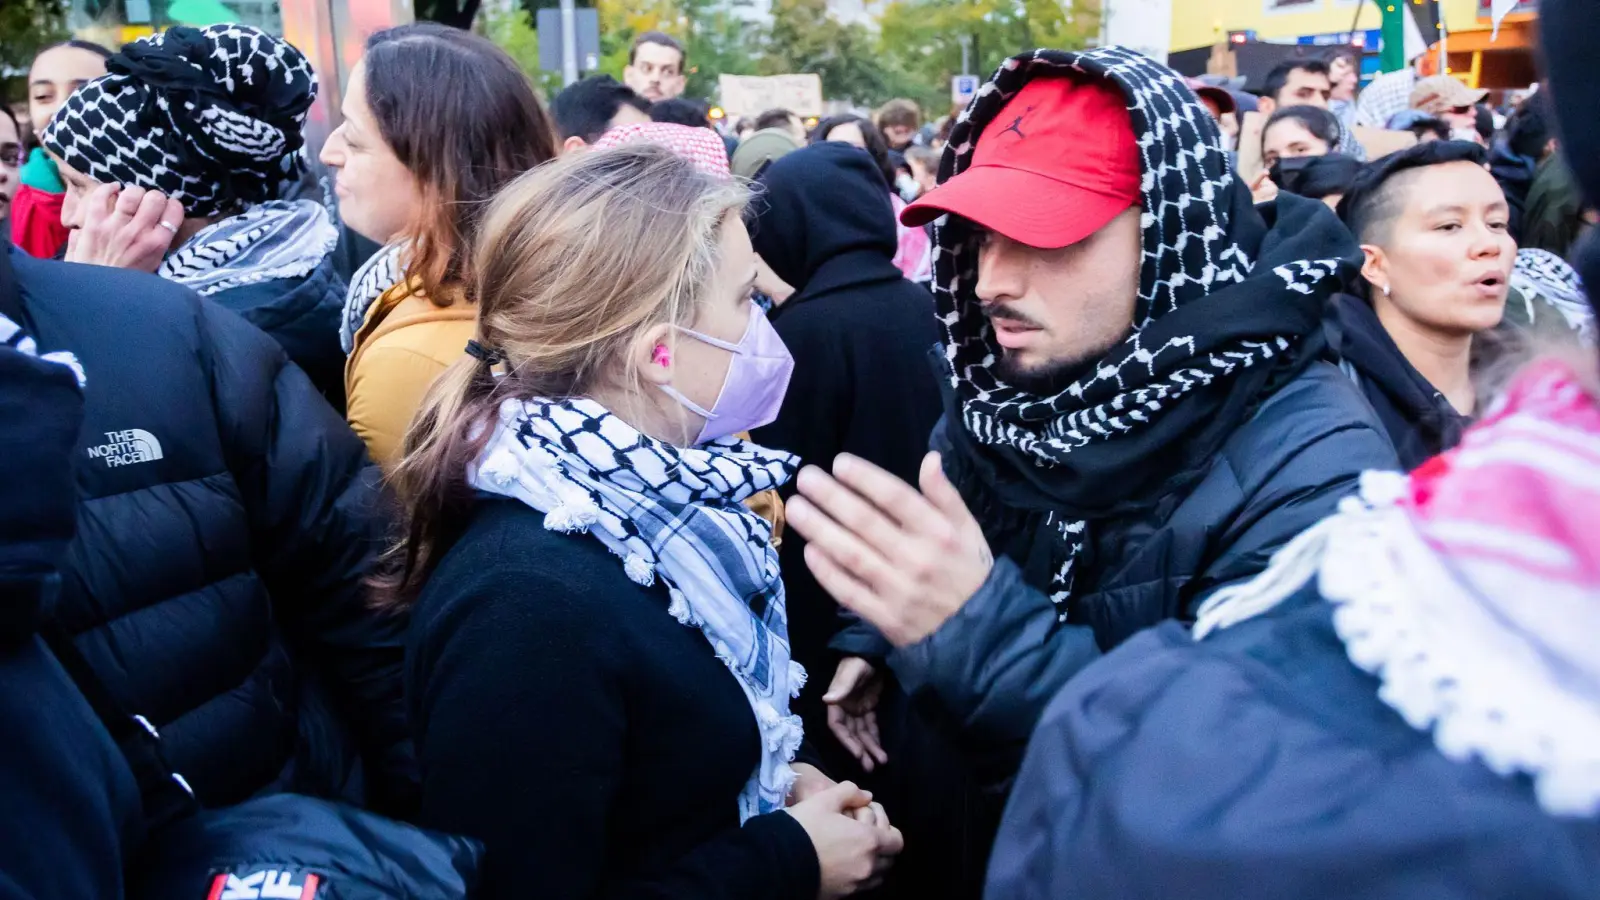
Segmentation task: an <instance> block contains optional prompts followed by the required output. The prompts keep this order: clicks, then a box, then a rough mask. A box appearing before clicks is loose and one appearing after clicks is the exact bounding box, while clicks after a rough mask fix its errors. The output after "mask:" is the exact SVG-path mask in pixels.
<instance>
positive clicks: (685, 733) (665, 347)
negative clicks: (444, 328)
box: [385, 143, 901, 900]
mask: <svg viewBox="0 0 1600 900" xmlns="http://www.w3.org/2000/svg"><path fill="white" fill-rule="evenodd" d="M744 201H745V192H744V190H743V189H742V188H741V187H738V186H737V185H735V184H734V183H733V182H731V181H728V180H725V179H719V178H716V177H714V176H711V175H709V174H706V173H703V172H701V171H699V170H697V169H696V168H695V167H694V165H693V164H692V163H690V162H689V161H687V160H685V159H683V158H681V157H679V156H677V155H675V154H673V153H672V151H670V150H667V149H665V148H662V147H658V146H655V145H652V144H645V143H640V144H631V145H627V146H624V147H620V148H617V149H614V150H606V151H599V152H594V153H590V154H584V155H580V156H575V157H569V158H564V159H561V160H559V161H556V162H554V163H551V164H548V165H546V166H543V167H540V168H539V169H536V170H534V171H532V172H529V173H528V174H526V175H524V176H522V177H521V178H519V179H517V180H516V181H515V182H513V183H512V184H511V185H510V186H509V187H507V188H506V189H505V191H503V192H502V193H501V194H500V195H499V196H498V197H497V198H496V200H495V202H494V203H493V204H492V205H491V206H490V207H489V208H488V210H487V211H486V213H485V216H484V218H483V220H482V224H481V226H480V231H479V238H478V241H477V245H476V248H475V249H474V253H473V259H474V260H475V264H474V265H475V278H474V283H473V288H472V290H473V293H474V295H475V296H474V299H475V301H476V302H477V304H478V306H479V309H480V316H479V319H478V324H477V332H476V336H475V338H474V339H473V340H472V342H471V343H470V344H469V345H468V347H467V353H468V356H467V358H465V359H464V360H463V361H462V362H460V363H458V364H457V365H456V366H454V367H453V368H452V369H451V370H450V371H449V372H448V373H446V375H445V376H444V377H443V378H442V379H441V380H440V381H439V382H438V383H437V384H436V385H435V388H434V390H433V392H432V393H431V395H430V398H429V400H428V402H427V403H426V404H425V405H424V407H423V409H422V411H421V412H420V413H419V415H418V417H417V419H416V421H415V422H414V423H413V425H412V428H411V431H410V433H409V434H408V436H407V442H406V447H407V452H406V455H405V457H404V460H403V461H402V463H401V465H400V467H399V469H398V471H397V472H396V474H395V484H396V487H397V489H398V491H399V493H400V495H401V497H402V499H403V502H404V504H405V512H406V521H407V529H406V537H405V539H404V541H403V542H402V543H401V545H400V546H399V547H398V548H397V550H396V553H395V559H397V560H398V561H400V563H401V564H402V569H401V571H400V572H399V573H397V575H396V576H395V578H394V580H393V581H392V583H391V584H389V585H387V586H386V588H387V589H386V592H385V597H386V600H387V601H388V602H389V603H390V605H393V606H395V607H398V608H402V609H407V610H409V611H410V613H411V615H412V624H411V634H410V637H409V639H408V644H407V657H408V659H407V672H408V679H409V682H408V683H409V687H410V691H409V693H410V702H411V704H412V709H411V719H412V723H413V725H414V727H415V732H416V738H417V742H418V748H419V754H420V758H421V762H422V769H423V794H424V797H423V809H422V816H421V821H422V822H423V823H424V824H426V825H427V826H429V827H433V828H438V829H442V830H445V831H449V832H455V833H462V834H468V835H472V836H474V837H477V838H479V839H481V840H483V841H484V843H485V846H486V847H487V850H488V856H487V859H488V870H487V873H486V882H487V883H486V885H485V887H486V896H488V897H522V896H526V895H527V891H528V890H529V888H530V886H537V893H538V894H539V896H540V897H546V898H579V897H583V898H588V897H639V896H650V897H662V898H665V897H683V898H704V897H719V898H729V900H733V898H752V900H754V898H794V900H812V898H816V897H842V896H845V895H848V894H851V893H854V892H855V891H857V890H859V889H862V888H864V887H868V886H871V885H872V884H874V883H875V882H876V880H877V879H878V877H879V876H880V875H881V873H882V872H883V870H884V869H885V868H886V867H887V865H888V863H889V861H890V860H891V859H892V857H893V856H894V855H895V854H896V853H898V852H899V849H900V845H901V839H900V835H899V832H898V831H897V830H895V829H894V828H893V827H892V826H891V825H890V824H889V822H888V819H887V817H886V816H885V814H884V812H883V809H882V808H881V807H880V806H878V805H876V804H873V803H872V802H871V797H870V795H868V794H866V793H865V792H863V791H861V790H859V789H858V788H856V787H855V786H853V785H850V784H842V785H835V784H833V783H832V782H831V781H830V780H829V779H827V778H826V777H825V776H823V775H822V774H821V773H820V772H818V771H817V770H816V769H814V768H812V767H810V766H807V765H804V764H798V765H797V764H795V763H794V758H795V754H796V752H797V750H798V749H799V746H800V742H801V730H800V724H799V720H798V718H796V717H794V716H792V715H791V714H790V713H789V702H790V700H791V699H792V698H793V697H794V696H795V695H796V694H797V693H798V692H799V690H800V688H801V687H802V686H803V684H804V681H805V673H804V671H803V670H802V669H801V668H800V667H799V666H798V665H797V664H795V663H793V662H792V661H791V659H790V652H789V645H788V637H787V620H786V612H785V607H784V592H783V583H782V581H781V579H780V578H779V572H778V557H777V553H776V552H775V551H774V550H773V548H772V545H771V542H770V535H771V531H770V527H769V526H768V525H767V524H766V522H765V521H763V520H762V519H760V518H759V517H758V516H756V515H755V514H753V513H751V512H749V511H748V510H747V509H746V508H745V507H744V506H743V505H742V501H743V500H745V499H747V498H748V497H749V496H750V495H751V494H753V493H755V492H757V491H762V490H768V489H771V488H774V487H776V486H778V485H780V484H783V483H784V482H786V481H788V479H789V478H790V477H791V476H792V475H793V473H794V468H795V465H796V460H795V459H794V458H793V457H792V456H790V455H788V454H785V453H780V452H776V451H772V450H767V449H765V448H762V447H758V446H755V445H753V444H750V443H749V442H747V441H744V440H740V439H738V438H737V437H734V436H733V435H735V434H736V433H738V432H741V431H745V430H748V429H750V428H754V427H758V426H761V425H764V424H766V423H768V422H770V421H772V419H773V417H774V416H775V415H776V414H777V411H778V408H779V405H780V404H781V402H782V400H783V395H784V391H785V389H786V388H787V386H788V381H789V375H790V372H791V370H792V368H793V360H792V359H791V358H790V356H789V353H788V350H787V349H786V348H785V347H784V346H783V342H782V341H781V340H780V339H779V338H778V337H777V335H776V333H775V332H774V331H773V330H772V328H771V326H770V325H768V324H767V321H766V318H765V317H764V316H763V315H762V314H761V312H760V311H759V309H758V308H757V307H756V306H755V305H754V303H753V302H752V301H751V292H752V284H753V281H754V279H755V271H756V269H755V262H756V258H755V254H754V252H753V251H752V250H751V246H750V237H749V234H748V232H747V231H746V229H745V226H744V224H743V222H742V221H741V219H740V213H741V210H742V208H743V204H744Z"/></svg>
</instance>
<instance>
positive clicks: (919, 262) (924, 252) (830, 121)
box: [811, 115, 933, 284]
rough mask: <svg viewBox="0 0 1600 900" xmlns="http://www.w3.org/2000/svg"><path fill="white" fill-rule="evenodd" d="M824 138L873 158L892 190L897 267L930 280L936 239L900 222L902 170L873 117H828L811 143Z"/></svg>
mask: <svg viewBox="0 0 1600 900" xmlns="http://www.w3.org/2000/svg"><path fill="white" fill-rule="evenodd" d="M823 141H835V142H838V143H842V144H849V145H851V146H853V147H860V148H861V149H862V150H865V151H867V153H868V154H869V155H870V156H871V157H872V162H873V164H874V165H875V166H877V169H878V172H879V173H880V174H881V175H883V185H884V188H885V189H886V190H887V191H888V192H889V203H890V205H891V206H893V207H894V221H895V238H896V241H897V245H898V249H897V250H896V252H895V255H894V265H895V268H897V269H899V270H900V271H901V272H902V273H903V274H904V275H905V276H906V277H907V278H909V279H911V280H912V281H915V282H917V283H918V284H927V283H929V282H931V281H932V280H933V242H932V241H931V240H930V239H929V238H928V233H927V232H926V231H924V230H923V229H921V228H912V227H910V226H907V225H902V224H900V211H901V210H903V209H905V208H906V201H905V200H904V199H903V198H901V196H900V194H899V193H898V192H897V191H896V187H895V183H896V180H897V178H898V177H899V173H898V172H897V171H896V168H895V164H894V163H893V162H891V161H890V159H889V144H888V142H887V141H885V140H884V139H883V132H881V131H879V130H878V126H876V125H874V124H872V120H871V119H868V118H865V117H863V116H854V115H838V116H829V117H828V118H826V119H823V120H822V121H821V122H818V123H817V127H816V128H813V129H812V130H811V143H813V144H820V143H822V142H823Z"/></svg>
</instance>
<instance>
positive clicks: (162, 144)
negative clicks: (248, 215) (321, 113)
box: [40, 25, 317, 218]
mask: <svg viewBox="0 0 1600 900" xmlns="http://www.w3.org/2000/svg"><path fill="white" fill-rule="evenodd" d="M106 70H107V74H105V75H103V76H101V77H99V78H96V79H95V80H94V81H91V82H89V83H88V84H86V85H84V86H83V87H81V88H79V89H78V90H77V91H75V92H73V94H72V96H71V97H70V98H68V99H67V102H66V104H65V105H64V106H62V107H61V109H60V110H59V111H58V112H57V113H56V114H55V117H54V118H52V119H51V120H50V124H49V125H48V126H47V127H46V128H45V130H44V133H43V134H42V135H41V137H40V142H41V143H43V144H44V146H45V148H46V149H48V150H49V151H50V152H51V153H54V154H55V155H56V156H58V157H60V158H61V160H62V161H63V162H65V163H66V164H67V165H69V166H71V167H72V168H74V169H76V170H77V171H79V172H81V173H83V175H85V176H86V177H88V178H90V179H92V180H94V181H97V182H101V183H111V182H115V183H118V184H123V185H138V186H139V187H142V188H145V189H147V190H154V191H160V192H161V193H163V194H166V195H167V196H169V197H172V198H175V199H176V200H178V202H180V203H182V204H183V209H184V214H185V215H187V216H192V217H197V218H198V217H209V216H217V215H222V214H225V213H231V212H234V211H236V210H237V208H238V207H240V206H243V205H247V204H252V203H261V202H264V201H267V200H273V199H276V198H277V197H278V196H279V192H280V190H281V187H282V185H283V183H284V182H285V181H287V180H290V179H292V178H294V177H296V176H297V175H298V174H299V167H300V165H301V160H300V157H299V152H298V151H299V150H300V148H301V146H302V145H303V144H304V143H305V138H304V135H303V134H302V128H303V126H304V125H305V119H306V112H307V110H309V109H310V108H311V103H312V101H313V100H315V99H316V96H317V77H316V74H315V73H314V72H313V71H312V69H311V64H310V63H309V62H308V61H307V60H306V58H305V55H304V54H302V53H301V52H300V51H299V50H296V49H295V48H294V47H293V46H291V45H290V44H288V43H287V42H285V41H283V40H280V39H278V38H275V37H273V36H272V35H269V34H267V33H266V32H264V31H261V30H259V29H256V28H251V27H250V26H248V25H211V26H208V27H206V28H201V29H195V28H188V27H178V28H173V29H171V30H169V31H166V32H163V33H161V34H157V35H153V36H151V37H147V38H141V39H139V40H137V41H134V42H133V43H131V44H128V45H127V46H126V47H124V48H122V52H121V53H118V54H116V55H115V56H112V57H111V59H109V60H108V61H107V62H106Z"/></svg>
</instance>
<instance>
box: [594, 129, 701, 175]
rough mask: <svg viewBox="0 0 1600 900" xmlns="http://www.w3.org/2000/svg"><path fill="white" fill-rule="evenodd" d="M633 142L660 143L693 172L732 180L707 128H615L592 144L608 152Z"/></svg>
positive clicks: (597, 148) (596, 148) (595, 147)
mask: <svg viewBox="0 0 1600 900" xmlns="http://www.w3.org/2000/svg"><path fill="white" fill-rule="evenodd" d="M634 141H648V142H650V143H652V144H660V145H661V146H663V147H666V148H667V149H668V150H671V151H672V152H673V153H676V154H677V155H679V156H681V157H683V158H684V159H687V160H688V161H689V162H691V163H693V164H694V167H695V168H696V169H699V170H700V171H702V172H704V173H706V174H707V175H714V176H716V177H718V178H732V177H733V170H732V169H729V168H728V147H727V145H726V144H724V143H722V138H720V137H718V136H717V133H716V132H715V131H712V130H711V129H709V128H694V127H691V126H688V125H676V124H673V123H671V122H640V123H637V124H634V125H619V126H617V127H616V128H613V129H611V130H610V131H608V132H606V133H605V134H602V135H601V136H600V139H599V140H597V141H595V142H594V148H593V149H595V150H609V149H611V148H612V147H621V146H622V145H623V144H631V143H633V142H634Z"/></svg>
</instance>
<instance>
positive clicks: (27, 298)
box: [11, 252, 413, 812]
mask: <svg viewBox="0 0 1600 900" xmlns="http://www.w3.org/2000/svg"><path fill="white" fill-rule="evenodd" d="M11 261H12V265H13V267H14V270H15V274H16V278H17V282H18V286H19V288H20V293H21V298H22V306H23V312H24V314H25V316H26V317H27V319H28V323H27V326H28V328H29V330H30V331H31V332H32V334H33V335H34V336H35V337H36V338H37V339H38V342H39V345H40V348H41V351H51V350H71V351H72V352H73V353H75V354H76V355H77V357H78V359H79V360H80V361H81V362H82V364H83V366H84V370H85V372H86V373H88V372H92V373H93V375H92V377H90V379H89V382H88V387H87V390H86V393H85V415H84V425H83V430H82V433H81V435H80V437H79V442H78V445H77V447H76V448H75V450H74V454H75V455H76V456H77V485H78V496H79V498H80V507H79V511H78V535H77V538H76V539H75V541H74V543H73V545H72V547H71V549H70V551H69V553H68V557H67V561H66V564H65V565H64V566H63V573H62V574H63V581H64V584H63V589H62V596H61V599H60V603H59V606H58V609H57V618H58V619H59V621H60V622H61V623H62V625H64V626H65V628H66V629H67V630H68V631H69V632H70V633H71V634H73V635H75V636H76V637H77V640H78V644H79V646H80V648H81V649H82V651H83V653H84V655H85V656H86V657H87V658H88V660H89V662H90V663H91V664H92V665H93V666H94V668H95V669H96V670H97V671H98V673H99V674H100V676H101V678H102V679H103V680H104V681H105V682H106V684H107V685H108V686H109V687H110V689H111V690H112V692H113V693H114V694H116V695H117V698H118V700H119V701H120V702H121V703H122V704H123V706H124V707H125V708H127V709H128V710H129V711H130V712H137V713H141V714H143V715H144V716H146V717H147V718H149V719H150V720H151V721H152V722H153V723H155V725H156V726H157V727H158V728H160V730H161V733H162V737H163V739H164V742H165V745H166V753H167V757H168V759H169V761H170V762H171V763H172V764H173V766H174V768H176V769H177V770H178V771H179V772H181V773H182V774H183V775H184V776H185V777H186V778H188V780H189V781H190V783H191V784H192V785H193V786H194V789H195V791H196V793H197V795H198V796H199V797H200V799H201V800H202V801H203V802H205V803H206V804H208V805H212V806H216V805H224V804H228V803H233V802H237V801H239V800H242V799H245V798H247V797H249V796H251V795H253V794H256V793H259V792H263V791H269V790H277V789H287V788H292V789H295V790H299V791H303V792H307V793H314V794H321V795H332V794H341V793H342V794H344V796H345V797H346V798H347V799H359V798H358V797H350V796H349V793H348V792H347V789H348V785H349V783H350V781H349V779H350V776H351V772H352V764H353V761H354V757H353V756H352V751H353V750H354V749H356V748H359V750H360V752H361V756H362V757H363V758H364V760H365V762H366V763H367V768H366V775H367V782H368V787H369V790H371V791H376V794H375V795H373V799H374V800H375V801H377V805H378V806H379V807H380V808H383V809H385V810H386V811H392V812H403V811H404V809H405V802H406V801H405V798H406V796H407V793H408V789H407V788H406V786H405V785H406V782H407V780H408V776H409V775H410V773H411V769H412V768H413V763H412V757H411V751H410V745H409V742H408V741H407V739H406V735H405V711H404V708H403V706H402V699H401V663H402V657H403V643H402V638H403V636H404V633H405V623H404V622H403V621H398V620H395V619H391V618H388V617H384V616H380V615H378V614H375V613H373V612H372V611H371V610H370V609H369V608H368V607H367V605H366V602H365V600H366V597H365V591H364V589H363V579H364V578H365V577H366V575H367V574H368V572H369V570H370V567H371V564H372V560H373V558H374V555H375V553H376V552H377V551H378V550H379V548H380V543H381V541H382V537H383V532H384V525H383V519H382V516H381V515H380V509H379V499H378V487H377V478H376V472H375V469H374V468H373V467H372V466H371V465H370V463H369V462H368V460H367V458H366V454H365V451H364V449H363V447H362V444H361V441H360V440H359V439H357V438H356V437H355V435H354V434H352V433H351V431H350V430H349V428H348V427H346V426H345V424H344V422H343V421H342V420H341V419H340V417H339V416H338V415H337V414H336V413H335V412H334V411H333V410H332V409H331V408H330V407H329V406H328V404H327V402H326V401H324V400H323V399H322V397H320V396H318V395H317V392H316V390H315V389H314V388H313V387H312V385H311V382H310V381H309V380H308V379H307V378H306V376H305V374H304V373H302V372H301V371H300V369H298V368H297V367H295V366H294V365H292V364H291V363H290V362H289V360H288V359H287V357H285V355H284V353H283V351H282V349H280V348H279V346H278V345H277V344H276V343H275V342H274V341H273V340H272V339H271V338H269V337H267V336H266V335H265V334H263V333H262V332H261V331H259V330H257V329H256V328H255V327H253V326H251V325H249V324H248V323H246V322H245V321H244V320H243V319H240V318H239V317H238V316H236V315H235V314H233V313H231V312H229V311H227V310H225V309H223V308H222V307H220V306H218V305H216V304H214V303H212V302H210V301H207V300H202V299H201V298H199V297H197V296H196V295H195V294H194V293H192V292H191V291H189V290H188V289H187V288H184V287H181V286H179V285H177V284H174V283H172V282H169V281H166V280H164V279H161V278H156V277H154V276H148V275H144V274H141V273H135V272H128V271H124V270H117V269H108V268H102V267H91V266H80V265H73V264H69V263H58V262H52V261H41V260H33V259H30V258H28V257H26V256H25V255H23V254H21V253H15V252H13V253H12V254H11ZM324 698H326V699H324ZM335 710H338V711H339V712H338V713H336V712H335ZM352 737H353V738H354V739H355V746H354V747H352V746H351V741H350V740H349V738H352Z"/></svg>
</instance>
